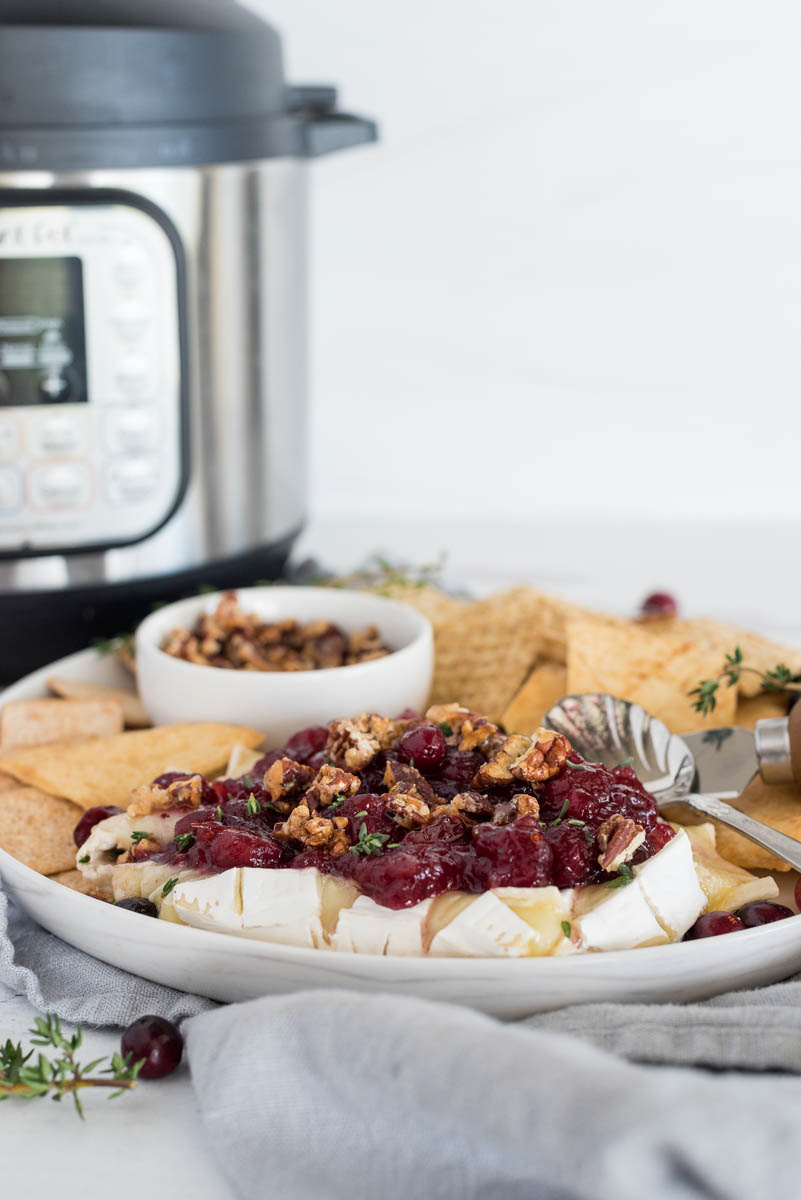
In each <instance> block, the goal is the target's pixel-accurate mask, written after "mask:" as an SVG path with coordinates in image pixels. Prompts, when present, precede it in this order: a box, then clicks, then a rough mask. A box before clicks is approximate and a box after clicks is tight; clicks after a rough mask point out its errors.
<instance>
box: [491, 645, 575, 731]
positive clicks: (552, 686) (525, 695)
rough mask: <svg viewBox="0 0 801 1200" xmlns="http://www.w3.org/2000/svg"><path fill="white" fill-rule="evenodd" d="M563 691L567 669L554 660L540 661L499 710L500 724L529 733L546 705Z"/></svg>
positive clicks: (547, 707) (550, 703)
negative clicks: (553, 661)
mask: <svg viewBox="0 0 801 1200" xmlns="http://www.w3.org/2000/svg"><path fill="white" fill-rule="evenodd" d="M566 691H567V671H566V670H565V668H564V667H561V666H557V664H556V663H547V662H543V663H540V664H539V665H538V666H536V667H535V668H534V670H533V671H532V672H531V674H530V675H529V677H528V679H527V680H526V682H525V683H524V684H523V686H522V688H521V689H520V691H519V692H518V693H517V695H516V696H515V697H514V699H513V700H512V703H511V704H510V705H509V707H508V708H507V709H506V711H505V712H504V714H503V718H502V722H503V726H504V728H505V729H506V730H508V732H509V733H525V734H530V733H533V732H534V730H535V729H537V728H538V727H539V726H540V725H542V719H543V717H544V716H545V714H546V712H547V711H548V709H549V708H551V707H552V706H553V705H554V704H556V702H557V700H561V699H562V697H563V696H564V695H565V693H566Z"/></svg>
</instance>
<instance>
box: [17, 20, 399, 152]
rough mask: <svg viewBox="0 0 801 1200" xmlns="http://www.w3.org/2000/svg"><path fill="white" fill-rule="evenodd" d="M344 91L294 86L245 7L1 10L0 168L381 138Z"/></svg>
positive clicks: (265, 30)
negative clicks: (348, 108) (355, 113)
mask: <svg viewBox="0 0 801 1200" xmlns="http://www.w3.org/2000/svg"><path fill="white" fill-rule="evenodd" d="M375 137H376V128H375V125H374V124H373V123H372V122H370V121H365V120H363V119H361V118H358V117H352V116H350V115H348V114H346V113H340V112H338V111H337V109H336V90H335V89H334V88H331V87H308V88H307V87H290V86H288V85H287V83H286V80H285V77H284V65H283V54H282V47H281V38H280V35H279V34H278V33H277V32H276V30H275V29H273V27H272V26H271V25H269V24H268V23H267V22H266V21H263V20H261V19H260V18H259V17H257V16H256V15H255V14H254V13H251V12H249V11H248V10H247V9H244V8H242V7H241V6H240V5H239V4H237V3H235V2H234V0H0V170H9V169H12V170H13V169H17V170H20V169H27V170H30V169H34V170H35V169H46V170H81V169H88V168H97V167H108V168H116V167H138V166H188V165H195V164H203V163H214V162H235V161H242V160H247V159H259V158H272V157H276V156H295V157H308V156H312V155H316V154H322V153H326V152H328V151H331V150H337V149H343V148H344V147H346V146H349V145H357V144H359V143H360V142H367V141H373V140H375Z"/></svg>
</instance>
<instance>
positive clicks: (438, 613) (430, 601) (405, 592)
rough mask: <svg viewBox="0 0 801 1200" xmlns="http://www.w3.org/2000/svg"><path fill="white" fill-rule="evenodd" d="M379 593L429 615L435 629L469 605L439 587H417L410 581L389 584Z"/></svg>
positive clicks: (424, 614)
mask: <svg viewBox="0 0 801 1200" xmlns="http://www.w3.org/2000/svg"><path fill="white" fill-rule="evenodd" d="M379 595H381V596H387V597H388V598H389V599H390V600H397V601H398V602H399V603H400V604H407V605H408V606H409V608H414V609H416V611H417V612H419V613H422V615H423V616H424V617H428V619H429V621H430V622H431V624H432V625H433V626H434V629H435V630H437V629H440V628H441V627H442V626H443V625H447V624H448V622H449V621H452V620H453V619H454V617H458V616H459V614H460V613H462V612H463V611H464V610H465V608H467V607H468V606H467V605H466V604H465V603H464V602H463V601H462V600H455V599H454V597H453V596H449V595H448V594H447V593H446V592H441V591H440V590H439V588H435V587H430V586H426V587H415V586H414V584H410V583H392V584H389V585H388V586H387V587H382V588H380V589H379Z"/></svg>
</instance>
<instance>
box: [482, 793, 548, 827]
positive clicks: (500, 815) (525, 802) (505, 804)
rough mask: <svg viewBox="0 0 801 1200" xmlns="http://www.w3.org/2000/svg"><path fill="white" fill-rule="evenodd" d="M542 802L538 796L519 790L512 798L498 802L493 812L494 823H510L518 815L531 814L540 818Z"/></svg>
mask: <svg viewBox="0 0 801 1200" xmlns="http://www.w3.org/2000/svg"><path fill="white" fill-rule="evenodd" d="M539 815H540V804H539V800H538V799H537V797H536V796H529V795H527V794H526V793H525V792H517V793H516V794H515V795H514V796H512V798H511V799H510V800H503V801H501V803H500V804H496V806H495V811H494V812H493V814H492V823H493V825H509V824H510V823H511V822H512V821H514V820H515V819H516V818H517V817H524V816H530V817H535V818H536V819H537V820H539Z"/></svg>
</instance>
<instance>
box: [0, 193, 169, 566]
mask: <svg viewBox="0 0 801 1200" xmlns="http://www.w3.org/2000/svg"><path fill="white" fill-rule="evenodd" d="M177 253H178V252H177V251H176V249H175V247H174V245H173V241H172V240H171V238H170V236H169V234H168V232H167V229H166V227H165V225H163V224H162V222H161V221H160V220H157V219H156V217H155V216H153V215H151V213H150V212H148V211H146V210H145V209H144V208H142V209H140V208H138V207H136V206H135V205H133V204H125V203H79V204H69V205H55V204H53V205H36V206H30V207H23V206H16V205H14V206H8V207H0V555H2V556H6V557H7V556H9V555H10V556H14V555H25V554H35V553H39V554H41V553H47V552H48V551H52V552H53V553H70V552H81V551H88V550H90V549H94V548H100V547H113V546H116V545H123V544H125V543H128V542H133V541H138V540H140V539H141V538H144V537H146V536H147V535H148V534H149V533H150V532H152V531H154V530H155V529H156V528H158V526H159V525H161V524H162V522H163V521H164V520H165V519H166V517H167V516H168V515H169V513H170V511H171V510H172V508H173V506H174V505H175V502H176V499H177V497H178V495H179V492H180V488H181V483H182V479H183V473H184V469H185V464H184V462H183V456H182V447H183V445H184V442H185V434H186V431H185V429H184V428H183V421H184V419H185V417H184V414H183V410H182V402H181V397H182V361H181V354H182V351H181V317H180V304H181V298H180V293H179V265H178V259H177Z"/></svg>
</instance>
